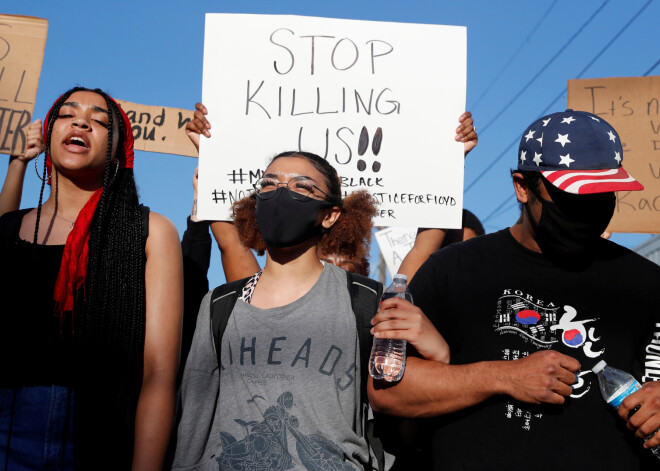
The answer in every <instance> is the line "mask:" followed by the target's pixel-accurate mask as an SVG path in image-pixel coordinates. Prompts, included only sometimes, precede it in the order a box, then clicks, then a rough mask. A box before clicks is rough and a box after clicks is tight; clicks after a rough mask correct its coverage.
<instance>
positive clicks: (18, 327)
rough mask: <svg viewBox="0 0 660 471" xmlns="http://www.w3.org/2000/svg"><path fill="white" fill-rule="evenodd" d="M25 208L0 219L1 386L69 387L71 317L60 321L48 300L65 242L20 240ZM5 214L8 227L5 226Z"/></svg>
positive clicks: (52, 302)
mask: <svg viewBox="0 0 660 471" xmlns="http://www.w3.org/2000/svg"><path fill="white" fill-rule="evenodd" d="M27 211H28V210H24V211H21V212H20V213H19V212H16V213H8V214H6V215H5V216H3V218H1V219H0V231H1V232H2V233H3V237H2V240H0V260H1V262H0V298H1V299H2V307H1V308H0V387H15V386H38V385H51V384H57V385H63V386H70V385H71V383H72V365H73V361H72V356H71V355H72V342H71V336H72V327H71V322H70V318H68V319H64V320H65V322H62V323H61V322H60V318H59V317H57V316H55V301H54V300H53V290H54V288H55V280H56V279H57V274H58V272H59V268H60V263H61V261H62V253H63V251H64V245H42V244H36V245H35V244H33V243H31V242H28V241H25V240H22V239H20V238H19V236H18V229H19V227H20V223H21V220H22V216H23V215H24V214H26V213H27ZM10 218H13V220H14V224H12V226H13V228H12V230H7V231H6V230H5V229H6V228H5V227H4V226H5V224H8V221H10V220H12V219H10ZM5 232H7V233H6V234H5ZM67 320H68V322H66V321H67Z"/></svg>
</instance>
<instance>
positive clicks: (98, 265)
mask: <svg viewBox="0 0 660 471" xmlns="http://www.w3.org/2000/svg"><path fill="white" fill-rule="evenodd" d="M78 91H88V92H93V93H97V94H99V95H101V96H102V97H103V98H104V100H105V102H106V105H107V107H108V110H109V123H108V144H107V149H106V160H105V170H104V174H103V190H102V193H101V196H100V200H99V202H98V206H97V207H96V211H95V213H94V217H93V219H92V223H91V235H90V239H89V262H88V265H87V272H86V277H85V286H84V288H83V289H82V290H81V291H82V292H79V293H78V296H77V298H76V303H75V310H74V311H75V316H73V332H74V333H73V345H74V349H75V357H76V381H75V385H74V386H75V394H76V403H75V405H76V414H75V416H74V417H75V427H74V433H75V440H76V441H75V444H76V462H77V467H78V465H79V467H80V468H84V469H92V468H93V469H100V468H112V469H117V468H119V469H123V468H128V467H129V466H130V463H131V459H132V455H133V438H134V428H135V414H136V410H137V400H138V397H139V393H140V386H141V384H142V372H143V361H144V360H143V359H144V339H145V323H146V315H145V280H144V277H145V264H146V256H145V250H144V249H145V243H146V237H147V234H146V231H145V229H144V224H143V211H142V209H141V207H140V205H139V202H138V194H137V188H136V185H135V179H134V176H133V169H132V168H121V167H120V168H115V165H117V166H119V161H117V162H116V163H114V162H113V157H114V156H113V155H112V147H113V140H115V139H117V140H118V142H119V145H118V146H117V153H120V152H122V149H123V146H122V142H123V139H124V136H125V133H126V132H130V130H127V129H125V124H124V121H123V120H122V119H121V117H120V111H119V108H118V105H117V104H116V102H115V101H114V100H113V99H112V98H110V97H109V96H108V95H107V94H105V93H104V92H103V91H101V90H99V89H94V90H90V89H87V88H82V87H76V88H73V89H71V90H69V91H68V92H66V93H65V94H64V95H62V97H60V98H59V99H58V100H57V101H56V103H55V105H54V106H53V108H52V110H51V113H50V116H49V121H48V123H47V132H46V150H47V151H48V150H49V149H50V140H51V134H52V129H53V124H54V122H55V120H56V119H57V118H58V115H59V110H60V108H61V106H62V105H63V103H65V101H66V99H67V98H68V97H69V96H70V95H71V94H73V93H75V92H78ZM113 123H117V129H118V131H119V132H118V136H115V135H114V134H115V133H114V128H115V126H114V124H113ZM44 173H45V172H44ZM42 194H43V185H42ZM40 209H41V198H40V201H39V209H38V212H37V223H36V227H35V242H36V235H37V232H38V224H39V217H40ZM101 460H102V461H101Z"/></svg>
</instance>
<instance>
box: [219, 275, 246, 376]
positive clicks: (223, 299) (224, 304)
mask: <svg viewBox="0 0 660 471" xmlns="http://www.w3.org/2000/svg"><path fill="white" fill-rule="evenodd" d="M250 278H251V277H247V278H243V279H241V280H236V281H232V282H231V283H225V284H224V285H221V286H218V287H217V288H215V289H214V290H213V294H212V295H211V332H212V333H213V343H214V345H215V354H216V356H217V357H218V368H222V363H221V358H220V355H221V352H222V349H221V346H222V336H223V334H224V333H225V329H226V328H227V323H228V322H229V317H230V316H231V312H232V311H233V310H234V305H235V304H236V301H237V300H238V298H239V296H240V295H241V290H242V289H243V286H245V285H246V284H247V282H248V281H249V280H250Z"/></svg>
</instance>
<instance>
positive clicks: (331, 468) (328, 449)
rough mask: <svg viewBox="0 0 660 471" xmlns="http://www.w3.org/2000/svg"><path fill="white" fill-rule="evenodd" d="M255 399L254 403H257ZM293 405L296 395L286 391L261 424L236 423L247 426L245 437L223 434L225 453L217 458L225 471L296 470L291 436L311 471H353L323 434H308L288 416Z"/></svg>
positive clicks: (269, 409)
mask: <svg viewBox="0 0 660 471" xmlns="http://www.w3.org/2000/svg"><path fill="white" fill-rule="evenodd" d="M256 400H257V398H256V397H255V398H253V399H252V400H251V401H253V402H254V401H256ZM293 406H294V403H293V394H292V393H291V392H288V391H287V392H284V393H282V394H281V395H280V397H278V398H277V404H276V405H273V406H270V407H268V408H267V409H266V412H265V413H264V414H263V417H264V420H263V421H261V422H258V421H256V420H255V421H250V422H245V421H243V420H241V419H234V422H236V423H237V424H239V425H241V426H243V427H245V431H246V435H245V437H244V438H243V439H241V440H237V439H236V438H235V437H234V436H233V435H231V434H230V433H227V432H221V433H220V438H221V441H222V453H221V454H220V457H218V458H217V461H218V464H219V465H220V469H222V470H225V469H226V470H237V471H238V470H240V471H248V470H261V469H263V470H273V471H280V470H286V469H291V468H293V467H294V463H293V460H292V458H291V456H290V455H289V453H288V452H287V450H288V439H289V434H290V435H291V436H292V438H293V440H294V441H295V444H296V451H297V452H298V457H299V458H300V461H301V462H302V464H303V466H305V468H306V469H308V470H318V471H344V470H345V471H350V470H352V469H353V467H351V466H350V465H349V464H347V463H344V462H343V461H342V460H341V459H340V458H339V457H340V456H342V455H343V451H342V450H341V448H340V447H339V446H337V445H336V444H335V443H333V442H332V441H331V440H329V439H328V438H326V437H324V436H323V435H322V434H321V433H318V432H317V433H312V434H310V435H305V434H303V433H302V432H301V431H300V430H299V422H298V418H297V417H296V416H295V415H293V414H291V413H289V410H291V409H292V408H293Z"/></svg>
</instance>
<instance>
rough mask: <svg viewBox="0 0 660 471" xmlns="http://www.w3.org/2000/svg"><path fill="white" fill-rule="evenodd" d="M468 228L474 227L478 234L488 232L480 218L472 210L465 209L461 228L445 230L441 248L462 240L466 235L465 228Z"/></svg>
mask: <svg viewBox="0 0 660 471" xmlns="http://www.w3.org/2000/svg"><path fill="white" fill-rule="evenodd" d="M466 228H467V229H472V230H473V231H474V233H475V234H476V235H478V236H482V235H484V234H485V233H486V231H485V230H484V226H482V225H481V221H479V218H478V217H477V216H475V215H474V214H473V213H472V212H471V211H468V210H467V209H463V219H462V227H461V229H448V230H447V231H446V232H445V237H444V239H442V244H440V248H443V247H447V246H448V245H451V244H455V243H456V242H462V241H463V237H464V229H466Z"/></svg>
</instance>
